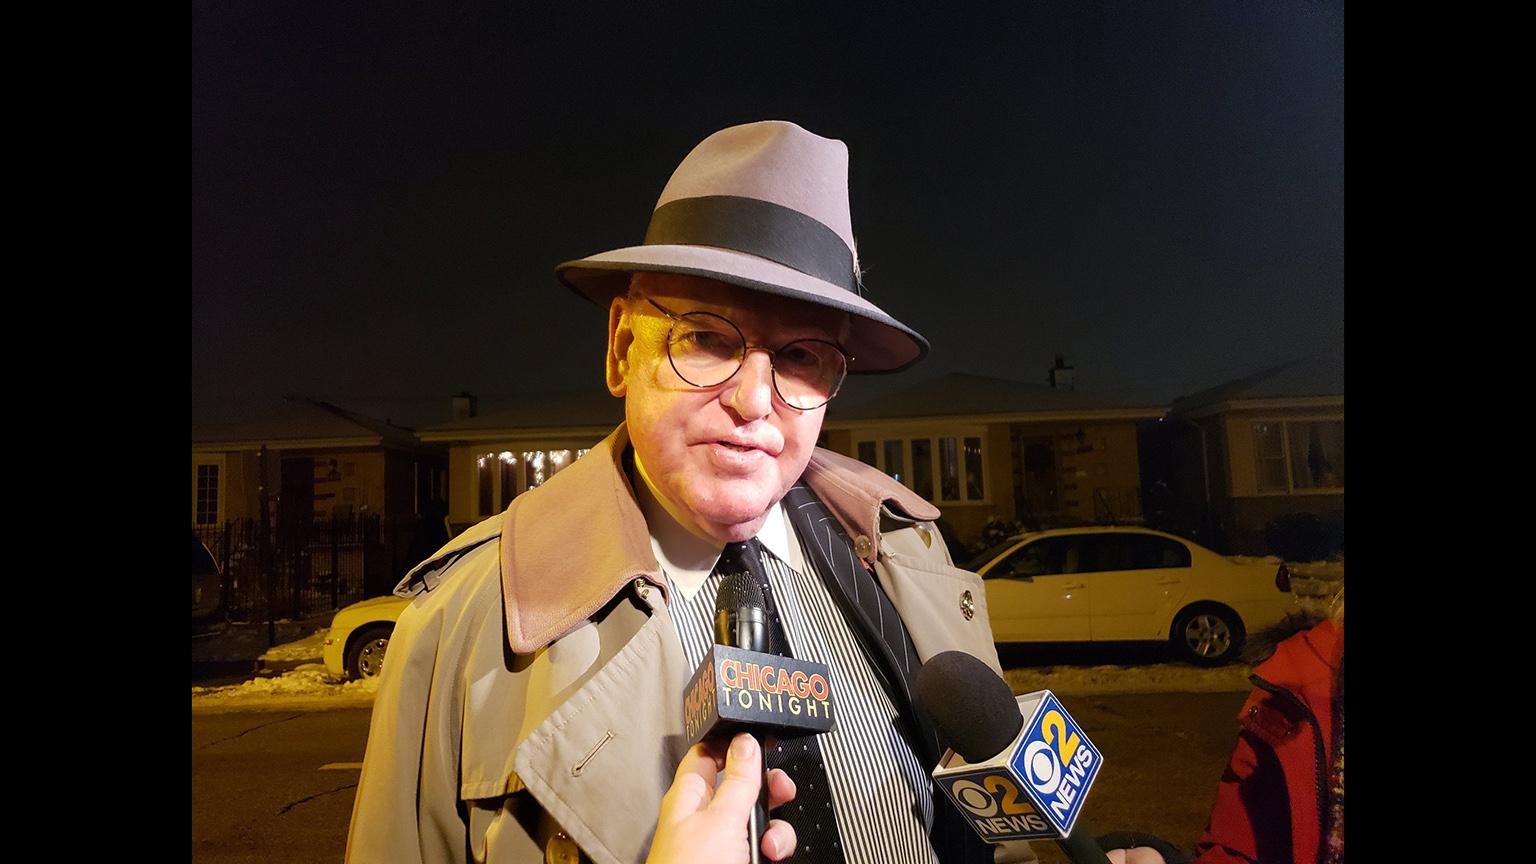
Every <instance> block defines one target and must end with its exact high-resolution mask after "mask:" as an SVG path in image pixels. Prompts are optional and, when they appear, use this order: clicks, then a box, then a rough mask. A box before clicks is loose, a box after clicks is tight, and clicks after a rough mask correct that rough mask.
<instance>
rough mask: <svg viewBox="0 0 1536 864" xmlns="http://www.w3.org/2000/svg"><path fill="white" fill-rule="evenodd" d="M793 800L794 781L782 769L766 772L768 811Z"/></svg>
mask: <svg viewBox="0 0 1536 864" xmlns="http://www.w3.org/2000/svg"><path fill="white" fill-rule="evenodd" d="M793 800H795V781H794V780H793V779H792V778H791V777H790V776H789V775H788V774H785V773H784V769H783V768H775V769H773V770H772V771H769V772H768V809H769V810H772V809H774V808H776V807H782V806H784V805H785V804H788V803H789V802H791V801H793Z"/></svg>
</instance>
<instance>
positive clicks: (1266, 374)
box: [1164, 354, 1344, 555]
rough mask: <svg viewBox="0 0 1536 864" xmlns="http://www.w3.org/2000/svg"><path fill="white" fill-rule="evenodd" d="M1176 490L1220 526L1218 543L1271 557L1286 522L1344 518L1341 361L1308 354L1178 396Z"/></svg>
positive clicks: (1172, 437)
mask: <svg viewBox="0 0 1536 864" xmlns="http://www.w3.org/2000/svg"><path fill="white" fill-rule="evenodd" d="M1165 425H1166V426H1167V429H1166V431H1165V432H1164V435H1165V437H1166V438H1167V439H1168V440H1169V441H1170V442H1171V443H1170V446H1169V448H1168V450H1169V454H1170V458H1171V460H1172V462H1173V464H1174V466H1175V467H1174V469H1173V470H1172V471H1171V472H1170V477H1169V479H1170V494H1171V497H1172V498H1173V499H1174V500H1175V501H1176V502H1179V504H1181V505H1182V506H1183V508H1184V509H1186V510H1189V509H1191V508H1203V509H1204V510H1205V511H1206V512H1207V513H1209V514H1210V516H1211V517H1212V518H1213V520H1214V523H1215V524H1214V529H1213V531H1212V534H1213V537H1212V541H1211V542H1212V544H1213V545H1214V546H1216V548H1218V549H1221V550H1222V551H1227V552H1236V553H1244V554H1254V555H1260V554H1267V553H1268V552H1269V551H1270V550H1269V549H1268V546H1267V544H1266V542H1265V539H1264V533H1265V528H1266V526H1268V525H1269V524H1270V523H1271V522H1272V521H1273V520H1274V519H1276V518H1277V517H1280V516H1285V515H1288V514H1297V513H1310V514H1313V515H1315V516H1317V517H1318V518H1319V519H1322V520H1337V521H1340V522H1342V520H1343V518H1344V362H1343V357H1342V356H1341V355H1339V354H1322V355H1317V356H1312V357H1307V358H1304V359H1301V360H1297V361H1294V362H1291V363H1287V364H1284V365H1281V366H1276V367H1274V368H1272V369H1265V370H1263V371H1260V372H1257V373H1254V374H1252V375H1249V376H1247V377H1244V378H1239V379H1237V380H1235V381H1229V382H1227V383H1225V384H1221V385H1219V386H1216V387H1212V388H1210V389H1208V390H1202V391H1200V392H1198V393H1194V394H1192V395H1189V396H1185V397H1183V398H1181V399H1178V400H1176V401H1175V402H1174V403H1173V405H1172V406H1171V407H1170V409H1169V412H1168V418H1167V420H1166V421H1165Z"/></svg>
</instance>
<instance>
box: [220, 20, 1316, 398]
mask: <svg viewBox="0 0 1536 864" xmlns="http://www.w3.org/2000/svg"><path fill="white" fill-rule="evenodd" d="M862 5H863V4H840V3H786V2H778V3H768V2H721V0H716V2H713V3H708V4H705V3H677V2H648V3H622V4H620V3H614V4H589V3H564V4H531V3H530V4H520V3H517V4H515V3H490V2H467V3H450V2H443V3H436V4H422V6H421V8H413V7H411V6H410V5H408V4H398V3H394V4H382V3H307V2H306V3H276V4H274V3H272V2H271V0H248V2H240V3H217V4H214V3H194V9H193V22H192V23H193V27H192V34H193V35H192V123H191V126H192V397H193V409H194V411H193V413H194V419H206V420H212V419H221V418H229V417H233V416H244V415H249V414H250V413H251V412H252V411H259V410H260V409H261V406H262V405H263V404H267V403H269V402H270V401H271V400H274V399H276V398H278V397H279V396H280V395H281V394H283V393H302V394H305V395H311V396H317V397H320V398H326V399H331V400H333V401H337V402H339V403H340V404H343V405H347V406H349V407H354V408H357V409H359V410H365V411H375V412H378V413H380V414H381V415H383V414H388V415H389V416H391V417H392V418H393V419H394V420H396V422H407V423H417V424H430V423H435V422H441V421H442V420H445V419H447V417H446V413H447V410H448V404H449V402H448V400H449V397H450V396H451V395H452V394H453V393H456V392H458V391H460V390H469V391H471V392H474V393H477V394H480V395H481V396H482V399H483V401H486V402H491V403H494V402H495V401H496V399H497V397H500V396H507V395H513V394H533V393H540V392H550V391H561V390H573V389H577V388H601V386H602V383H601V382H602V378H601V375H602V369H601V361H602V344H603V326H604V324H603V322H604V316H603V314H602V313H601V312H600V311H599V310H598V309H597V308H596V307H593V306H591V305H589V304H587V303H586V302H585V301H583V300H581V299H580V298H578V297H577V296H576V295H574V294H572V293H570V292H569V291H567V290H566V289H565V288H563V287H562V286H560V285H559V284H558V283H557V282H556V281H555V279H554V276H553V273H552V271H553V268H554V265H555V264H557V263H559V262H560V261H563V260H566V259H570V258H577V257H581V256H583V255H587V254H591V253H594V252H599V251H602V250H605V249H611V248H616V247H619V246H624V245H630V244H632V243H637V242H639V241H640V239H641V238H642V237H643V235H644V232H645V226H646V221H647V219H648V217H649V214H650V210H651V207H652V206H653V205H654V203H655V199H656V196H657V194H658V193H659V192H660V191H661V187H662V185H663V184H664V183H665V182H666V179H667V177H668V176H669V175H670V173H671V171H672V169H673V168H674V167H675V166H676V164H677V162H678V161H679V160H680V159H681V158H682V156H683V155H684V154H685V153H686V152H687V151H688V150H689V149H690V148H692V146H693V145H694V144H696V143H697V142H698V141H699V140H700V139H702V138H703V137H704V136H706V135H708V134H709V133H710V132H712V131H714V130H716V129H719V128H723V127H725V126H729V125H732V124H735V123H740V122H746V121H751V120H758V119H768V118H774V119H788V120H793V121H795V122H797V123H799V124H801V125H802V126H805V127H806V128H807V129H810V130H811V131H813V132H816V133H818V134H821V135H825V136H829V137H834V138H841V139H843V140H844V141H846V142H848V146H849V149H850V154H851V155H850V158H851V166H850V171H851V181H850V182H851V186H852V190H851V194H852V201H853V227H854V233H855V234H856V235H857V237H858V242H859V258H860V261H861V263H862V264H863V266H864V268H865V271H866V272H865V285H866V287H867V288H868V289H869V292H870V299H872V300H873V301H874V302H875V303H877V304H878V305H880V306H882V307H883V308H884V309H886V311H888V312H890V313H891V314H893V315H895V316H896V317H897V318H899V319H901V320H903V321H905V322H906V323H908V324H910V325H912V326H913V327H915V328H916V329H918V330H919V331H920V332H922V333H923V334H924V335H926V336H927V337H928V338H929V340H930V341H931V342H932V344H933V351H932V353H931V354H930V355H929V358H928V359H927V360H926V361H925V362H924V363H922V364H920V365H919V366H917V367H915V368H914V369H913V370H911V371H910V372H907V373H904V374H903V376H900V377H902V378H907V379H908V380H912V379H915V378H921V377H928V376H931V375H935V374H941V373H945V372H952V371H965V372H973V373H977V374H988V375H997V376H1000V377H1008V378H1016V379H1020V380H1026V381H1039V382H1043V381H1044V376H1045V372H1046V370H1047V369H1048V368H1049V367H1050V365H1051V363H1052V358H1053V355H1054V354H1057V353H1063V354H1065V355H1066V356H1067V360H1068V362H1069V363H1070V364H1071V365H1073V366H1074V367H1076V370H1077V382H1078V389H1079V390H1080V391H1087V392H1090V393H1095V394H1101V395H1106V396H1125V397H1131V398H1138V399H1143V400H1149V401H1152V402H1166V401H1169V400H1171V399H1173V398H1174V397H1177V396H1179V395H1183V394H1187V393H1189V392H1192V391H1195V390H1199V389H1202V388H1204V387H1208V386H1211V385H1214V384H1218V383H1221V382H1223V381H1225V380H1228V379H1230V378H1234V377H1237V376H1240V375H1244V374H1247V373H1249V372H1252V371H1255V370H1257V369H1259V368H1262V367H1265V366H1269V365H1273V364H1275V363H1279V362H1284V361H1286V360H1289V359H1293V358H1296V357H1299V356H1302V355H1306V354H1310V353H1316V352H1319V351H1329V350H1338V349H1340V348H1341V347H1342V344H1343V338H1344V324H1343V308H1344V302H1343V295H1344V278H1343V226H1344V220H1343V210H1344V193H1343V153H1344V126H1343V112H1344V93H1343V87H1344V64H1343V53H1344V51H1343V17H1344V16H1343V9H1342V5H1341V4H1336V3H1312V2H1273V3H1269V2H1266V3H1251V4H1250V3H1232V2H1226V0H1222V2H1210V3H1186V2H1181V3H1162V2H1157V3H1115V4H1105V5H1090V4H1078V3H1029V4H1017V5H1018V8H1003V7H1004V6H1005V4H991V5H990V6H989V5H985V4H977V5H975V6H974V7H968V6H966V5H965V4H959V5H956V4H942V5H940V4H927V5H928V7H929V9H928V10H927V11H922V12H918V11H901V12H897V11H892V10H891V9H889V8H883V7H884V6H890V7H894V6H896V5H897V4H878V5H877V4H869V5H868V6H866V7H865V8H863V9H862V10H858V9H855V8H854V7H855V6H862ZM991 6H996V7H998V8H991ZM541 7H548V8H541ZM967 8H971V9H972V11H971V12H969V13H966V12H964V11H963V10H964V9H967ZM860 384H861V382H860V381H858V380H855V381H854V382H851V384H850V386H853V387H858V386H860ZM483 407H484V406H483ZM833 410H834V412H835V407H834V409H833ZM834 416H835V414H834Z"/></svg>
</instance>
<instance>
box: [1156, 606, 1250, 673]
mask: <svg viewBox="0 0 1536 864" xmlns="http://www.w3.org/2000/svg"><path fill="white" fill-rule="evenodd" d="M1168 638H1169V640H1170V641H1171V642H1172V643H1173V651H1174V653H1175V654H1176V655H1178V657H1179V659H1181V660H1187V661H1188V662H1190V663H1194V664H1196V665H1199V666H1220V665H1222V664H1223V663H1230V662H1231V661H1232V660H1234V659H1236V658H1237V652H1238V651H1239V650H1241V649H1242V647H1243V624H1242V621H1240V620H1238V617H1237V615H1236V613H1234V612H1233V611H1232V610H1230V609H1226V608H1224V607H1221V606H1196V607H1193V608H1190V609H1186V610H1184V611H1183V612H1182V613H1180V614H1179V617H1178V619H1176V620H1175V621H1174V622H1173V630H1172V631H1171V632H1170V633H1169V636H1168Z"/></svg>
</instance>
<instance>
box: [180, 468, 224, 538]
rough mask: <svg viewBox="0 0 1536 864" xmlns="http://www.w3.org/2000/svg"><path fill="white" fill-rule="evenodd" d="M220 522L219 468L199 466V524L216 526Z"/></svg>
mask: <svg viewBox="0 0 1536 864" xmlns="http://www.w3.org/2000/svg"><path fill="white" fill-rule="evenodd" d="M182 488H183V489H185V488H186V487H185V486H183V487H182ZM218 521H219V466H217V465H199V466H197V524H199V525H215V524H217V523H218Z"/></svg>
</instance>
